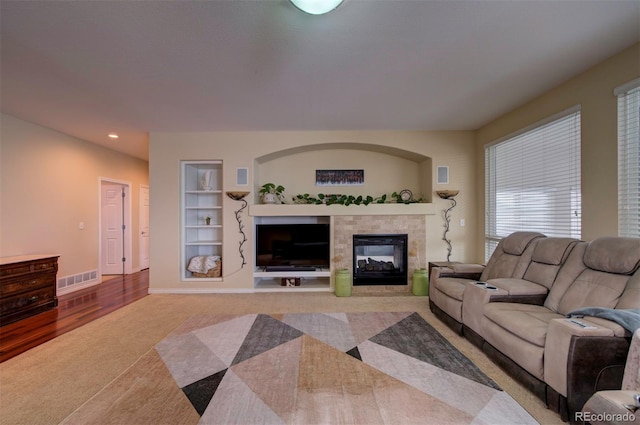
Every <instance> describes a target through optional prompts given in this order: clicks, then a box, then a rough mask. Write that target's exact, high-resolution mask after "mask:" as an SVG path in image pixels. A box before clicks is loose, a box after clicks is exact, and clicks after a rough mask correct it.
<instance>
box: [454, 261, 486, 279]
mask: <svg viewBox="0 0 640 425" xmlns="http://www.w3.org/2000/svg"><path fill="white" fill-rule="evenodd" d="M449 268H450V269H451V270H453V272H454V273H478V274H482V272H483V271H484V268H485V266H483V265H482V264H465V263H460V264H451V265H450V266H449ZM478 277H479V276H478Z"/></svg>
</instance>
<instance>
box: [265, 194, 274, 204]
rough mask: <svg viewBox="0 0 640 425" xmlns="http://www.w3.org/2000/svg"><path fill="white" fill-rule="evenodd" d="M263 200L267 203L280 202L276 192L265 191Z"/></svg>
mask: <svg viewBox="0 0 640 425" xmlns="http://www.w3.org/2000/svg"><path fill="white" fill-rule="evenodd" d="M262 202H264V203H265V204H277V203H278V195H276V194H275V193H265V194H263V195H262Z"/></svg>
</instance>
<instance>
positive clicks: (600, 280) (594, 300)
mask: <svg viewBox="0 0 640 425" xmlns="http://www.w3.org/2000/svg"><path fill="white" fill-rule="evenodd" d="M628 280H629V276H626V275H621V274H613V273H604V272H599V271H595V270H590V269H587V270H584V271H583V272H582V273H581V274H580V276H578V277H577V278H576V279H575V280H574V281H573V282H572V283H571V285H570V286H569V288H568V289H567V290H566V292H565V293H564V294H563V295H562V298H561V299H560V303H559V304H558V313H561V314H568V313H569V312H570V311H571V310H575V309H577V308H580V307H607V308H614V307H615V306H616V304H618V300H619V299H620V296H621V295H622V293H623V292H624V290H625V288H626V286H627V281H628Z"/></svg>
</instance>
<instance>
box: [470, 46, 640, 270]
mask: <svg viewBox="0 0 640 425" xmlns="http://www.w3.org/2000/svg"><path fill="white" fill-rule="evenodd" d="M638 76H640V44H636V45H635V46H632V47H630V48H628V49H626V50H624V51H623V52H621V53H619V54H617V55H615V56H613V57H611V58H609V59H608V60H606V61H604V62H602V63H600V64H598V65H596V66H594V67H593V68H591V69H589V70H588V71H586V72H584V73H582V74H580V75H578V76H576V77H574V78H572V79H570V80H569V81H567V82H566V83H564V84H562V85H560V86H558V87H556V88H554V89H553V90H550V91H549V92H547V93H545V94H543V95H542V96H539V97H538V98H536V99H534V100H532V101H531V102H528V103H526V104H525V105H523V106H521V107H519V108H517V109H515V110H513V111H511V112H509V113H508V114H505V115H504V116H502V117H500V118H498V119H496V120H495V121H493V122H491V123H490V124H488V125H486V126H484V127H482V128H481V129H479V130H478V131H477V133H476V136H477V138H476V181H477V185H476V191H477V193H478V197H477V201H478V204H477V209H476V212H477V214H476V220H477V222H478V227H477V237H476V240H477V242H478V245H477V254H478V256H477V258H476V261H483V258H484V246H483V241H484V145H485V144H487V143H491V142H492V141H494V140H497V139H500V138H501V137H504V136H506V135H509V134H511V133H513V132H516V131H518V130H520V129H522V128H525V127H527V126H529V125H532V124H534V123H536V122H537V121H540V120H542V119H544V118H546V117H548V116H551V115H553V114H556V113H558V112H561V111H563V110H565V109H567V108H570V107H572V106H574V105H580V106H581V123H582V130H581V132H582V151H581V155H582V238H583V239H585V240H590V239H593V238H596V237H599V236H604V235H617V233H618V215H617V214H618V198H617V197H618V193H617V186H618V182H617V179H618V174H617V173H618V162H617V99H616V97H615V96H614V95H613V89H614V88H615V87H617V86H619V85H621V84H624V83H626V82H628V81H631V80H633V79H635V78H637V77H638Z"/></svg>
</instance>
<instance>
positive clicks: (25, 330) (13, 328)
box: [0, 269, 149, 363]
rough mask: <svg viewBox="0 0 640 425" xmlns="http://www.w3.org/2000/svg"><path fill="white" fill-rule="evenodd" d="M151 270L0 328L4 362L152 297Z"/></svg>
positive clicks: (0, 354)
mask: <svg viewBox="0 0 640 425" xmlns="http://www.w3.org/2000/svg"><path fill="white" fill-rule="evenodd" d="M148 289H149V270H148V269H147V270H143V271H141V272H138V273H133V274H130V275H125V276H117V277H114V278H111V279H109V280H106V281H103V282H102V283H101V284H99V285H96V286H93V287H91V288H86V289H81V290H79V291H76V292H72V293H70V294H66V295H62V296H60V297H58V307H56V308H54V309H52V310H49V311H45V312H44V313H40V314H38V315H35V316H32V317H28V318H26V319H22V320H20V321H17V322H14V323H10V324H8V325H5V326H2V327H0V363H2V362H4V361H6V360H8V359H10V358H12V357H15V356H17V355H18V354H20V353H24V352H25V351H27V350H29V349H31V348H33V347H36V346H38V345H40V344H42V343H44V342H47V341H49V340H51V339H53V338H55V337H57V336H60V335H62V334H64V333H66V332H69V331H71V330H73V329H76V328H78V327H80V326H82V325H85V324H87V323H89V322H91V321H92V320H95V319H97V318H99V317H102V316H105V315H107V314H109V313H111V312H113V311H115V310H117V309H119V308H121V307H123V306H125V305H127V304H131V303H132V302H134V301H137V300H139V299H141V298H143V297H145V296H146V295H147V294H148Z"/></svg>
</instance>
